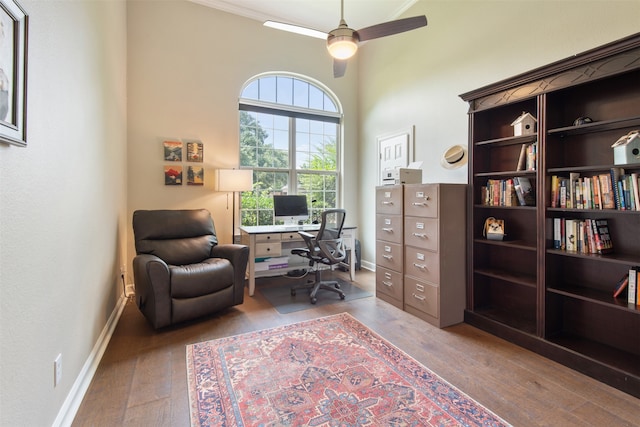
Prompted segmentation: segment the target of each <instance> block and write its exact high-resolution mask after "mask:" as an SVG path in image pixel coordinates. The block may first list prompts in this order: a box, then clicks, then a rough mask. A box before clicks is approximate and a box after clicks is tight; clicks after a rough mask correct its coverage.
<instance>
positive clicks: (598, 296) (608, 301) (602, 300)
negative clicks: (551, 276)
mask: <svg viewBox="0 0 640 427" xmlns="http://www.w3.org/2000/svg"><path fill="white" fill-rule="evenodd" d="M547 291H548V292H552V293H556V294H558V295H564V296H567V297H571V298H577V299H581V300H584V301H586V302H590V303H594V304H599V305H604V306H606V307H611V308H614V309H618V310H623V311H628V312H631V313H635V315H638V316H640V308H639V307H638V306H629V304H627V301H626V300H625V299H624V298H620V297H618V298H614V297H613V296H612V295H611V292H604V291H597V290H593V289H591V288H585V287H582V286H575V285H574V286H567V287H565V288H562V289H555V288H547Z"/></svg>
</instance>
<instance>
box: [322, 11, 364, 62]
mask: <svg viewBox="0 0 640 427" xmlns="http://www.w3.org/2000/svg"><path fill="white" fill-rule="evenodd" d="M359 41H360V40H359V39H358V33H356V32H355V31H354V30H352V29H351V28H349V27H347V24H346V23H345V22H344V20H342V21H340V26H339V27H338V28H336V29H335V30H333V31H331V32H330V33H329V37H327V50H328V51H329V54H330V55H331V56H332V57H334V58H335V59H349V58H351V57H352V56H353V55H355V53H356V51H357V50H358V42H359Z"/></svg>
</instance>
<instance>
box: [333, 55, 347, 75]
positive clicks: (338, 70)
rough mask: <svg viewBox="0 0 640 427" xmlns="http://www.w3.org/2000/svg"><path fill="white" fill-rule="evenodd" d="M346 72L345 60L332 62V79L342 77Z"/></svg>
mask: <svg viewBox="0 0 640 427" xmlns="http://www.w3.org/2000/svg"><path fill="white" fill-rule="evenodd" d="M346 71H347V60H346V59H334V60H333V77H335V78H338V77H342V76H344V73H345V72H346Z"/></svg>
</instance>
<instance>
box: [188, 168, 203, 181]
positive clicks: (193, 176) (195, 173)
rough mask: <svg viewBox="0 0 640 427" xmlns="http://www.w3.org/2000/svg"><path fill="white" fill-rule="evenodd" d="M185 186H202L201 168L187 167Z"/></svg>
mask: <svg viewBox="0 0 640 427" xmlns="http://www.w3.org/2000/svg"><path fill="white" fill-rule="evenodd" d="M187 185H204V168H203V167H202V166H187Z"/></svg>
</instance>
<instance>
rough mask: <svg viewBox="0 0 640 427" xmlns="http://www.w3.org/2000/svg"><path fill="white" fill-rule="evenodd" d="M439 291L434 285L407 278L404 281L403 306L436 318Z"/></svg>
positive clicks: (437, 314)
mask: <svg viewBox="0 0 640 427" xmlns="http://www.w3.org/2000/svg"><path fill="white" fill-rule="evenodd" d="M439 290H440V289H439V287H438V286H435V285H434V284H431V283H428V282H424V281H422V280H416V279H414V278H412V277H408V276H407V277H405V280H404V304H405V305H408V306H411V307H413V308H415V309H416V310H419V311H421V312H423V313H426V314H428V315H430V316H433V317H436V318H437V317H438V316H439V313H438V301H439V295H438V294H439Z"/></svg>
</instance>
